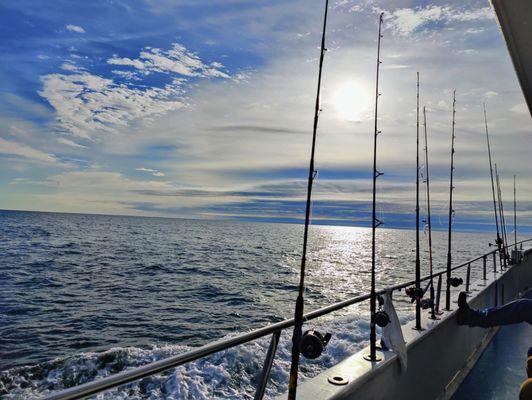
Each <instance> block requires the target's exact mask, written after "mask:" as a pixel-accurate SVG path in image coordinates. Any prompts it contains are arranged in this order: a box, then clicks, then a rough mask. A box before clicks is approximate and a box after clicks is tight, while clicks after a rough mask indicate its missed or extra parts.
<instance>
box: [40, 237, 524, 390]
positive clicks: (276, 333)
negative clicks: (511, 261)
mask: <svg viewBox="0 0 532 400" xmlns="http://www.w3.org/2000/svg"><path fill="white" fill-rule="evenodd" d="M529 241H532V239H527V240H523V241H520V242H517V243H515V244H522V243H525V242H529ZM515 244H512V245H508V246H507V247H503V250H505V252H504V254H503V257H504V258H505V259H507V254H506V250H507V249H508V248H511V247H513V246H514V245H515ZM497 253H498V249H495V250H493V251H491V252H489V253H486V254H483V255H481V256H479V257H477V258H474V259H472V260H469V261H467V262H465V263H463V264H460V265H458V266H455V267H453V268H451V271H456V270H458V269H462V268H464V267H467V271H466V282H465V285H466V286H465V287H466V292H467V291H469V288H470V280H471V264H472V263H474V262H476V261H479V260H482V279H483V280H487V260H488V257H489V256H490V255H492V258H493V272H497V257H496V254H497ZM499 264H500V269H499V270H504V269H505V268H506V263H504V264H502V263H499ZM446 272H447V270H446V269H445V270H442V271H439V272H436V273H433V274H432V275H427V276H425V277H422V278H421V280H420V282H425V281H428V280H429V279H431V278H438V284H437V291H436V297H435V299H436V300H435V303H436V304H435V307H436V309H437V310H439V299H440V295H441V279H442V276H443V275H444V274H446ZM415 283H416V281H415V280H411V281H408V282H404V283H401V284H398V285H395V286H392V287H389V288H386V289H382V290H380V291H377V294H378V295H382V294H384V293H385V292H387V291H398V290H401V289H405V288H408V287H411V286H413V285H414V284H415ZM369 298H370V294H364V295H360V296H356V297H352V298H350V299H347V300H343V301H339V302H337V303H334V304H331V305H329V306H326V307H323V308H320V309H317V310H314V311H311V312H309V313H306V314H305V315H304V316H303V320H304V321H305V322H306V321H311V320H313V319H316V318H319V317H322V316H324V315H327V314H329V313H332V312H334V311H338V310H341V309H343V308H346V307H348V306H351V305H353V304H357V303H360V302H363V301H365V300H368V299H369ZM293 326H294V319H293V318H291V319H286V320H284V321H280V322H277V323H274V324H271V325H268V326H265V327H262V328H259V329H256V330H253V331H250V332H246V333H241V334H239V335H236V336H233V337H229V338H224V339H221V340H218V341H215V342H212V343H208V344H206V345H204V346H201V347H198V348H195V349H193V350H190V351H187V352H185V353H182V354H177V355H175V356H171V357H168V358H165V359H162V360H159V361H155V362H152V363H149V364H146V365H143V366H141V367H137V368H134V369H131V370H127V371H123V372H120V373H117V374H114V375H110V376H108V377H105V378H102V379H99V380H96V381H92V382H88V383H85V384H82V385H79V386H75V387H72V388H69V389H65V390H62V391H59V392H56V393H52V394H50V395H48V396H46V397H45V398H44V400H73V399H81V398H85V397H87V396H90V395H93V394H96V393H99V392H102V391H105V390H108V389H112V388H116V387H118V386H121V385H124V384H126V383H130V382H133V381H136V380H139V379H141V378H145V377H147V376H151V375H155V374H157V373H160V372H163V371H166V370H168V369H171V368H175V367H178V366H180V365H183V364H186V363H189V362H191V361H195V360H198V359H200V358H203V357H206V356H209V355H211V354H214V353H217V352H220V351H223V350H227V349H229V348H232V347H235V346H238V345H241V344H244V343H247V342H251V341H254V340H257V339H259V338H262V337H265V336H267V335H271V341H270V345H269V348H268V351H267V353H266V358H265V361H264V366H263V369H262V372H261V374H260V375H259V379H258V382H257V385H256V386H257V389H256V392H255V397H254V399H255V400H260V399H262V398H263V396H264V393H265V390H266V386H267V383H268V380H269V376H270V371H271V367H272V364H273V360H274V358H275V353H276V350H277V345H278V343H279V339H280V335H281V331H283V330H284V329H287V328H290V327H293Z"/></svg>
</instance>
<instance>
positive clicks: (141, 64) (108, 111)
mask: <svg viewBox="0 0 532 400" xmlns="http://www.w3.org/2000/svg"><path fill="white" fill-rule="evenodd" d="M107 62H108V63H109V64H112V65H122V66H129V67H133V68H135V70H136V71H135V72H132V71H113V73H114V74H115V75H118V76H119V77H122V78H125V79H126V80H127V81H133V80H135V81H137V80H139V79H140V78H139V74H140V76H142V75H146V74H150V73H153V72H161V73H167V74H172V75H179V76H177V77H174V79H173V80H172V82H171V83H169V84H166V85H165V86H163V87H147V88H146V87H145V86H142V87H140V86H139V87H136V86H133V85H131V84H130V82H127V84H125V83H122V84H119V83H117V82H115V81H114V80H113V79H109V78H104V77H101V76H98V75H93V74H91V73H89V72H86V71H84V70H83V69H81V68H79V67H77V66H75V65H73V64H72V63H69V62H65V63H63V65H62V66H61V68H62V69H64V70H67V71H70V72H76V73H75V74H71V75H65V74H50V75H45V76H43V77H41V81H42V82H43V89H42V90H41V91H40V92H39V94H40V95H41V96H42V97H43V98H45V99H46V100H47V101H48V103H50V105H51V106H52V107H53V108H54V109H55V111H56V115H57V118H56V120H57V126H58V127H59V129H60V130H61V131H63V132H66V133H70V134H72V135H74V136H78V137H83V138H91V137H93V136H94V135H99V134H102V133H110V132H117V129H118V128H120V127H125V126H127V125H128V124H130V123H132V122H133V121H135V120H141V119H142V120H143V121H144V123H149V122H150V120H151V119H152V118H153V117H155V116H158V115H162V114H164V113H166V112H169V111H175V110H178V109H180V108H182V107H183V106H184V105H185V96H184V90H183V84H184V83H185V82H186V81H185V78H183V77H187V78H188V77H203V78H212V77H220V78H229V75H227V74H226V73H225V72H223V71H221V70H220V68H222V67H223V66H222V64H220V63H218V62H212V63H211V64H210V66H209V65H205V64H204V63H203V62H202V61H201V60H200V58H199V57H198V56H197V55H196V54H195V53H192V52H190V51H188V50H186V49H185V48H184V47H183V46H182V45H180V44H177V43H174V44H173V46H172V48H171V49H170V50H161V49H157V48H149V47H147V48H145V49H144V50H143V51H142V52H141V53H140V56H139V59H134V60H132V59H130V58H119V57H116V56H114V57H113V58H110V59H109V60H107ZM136 72H139V73H136Z"/></svg>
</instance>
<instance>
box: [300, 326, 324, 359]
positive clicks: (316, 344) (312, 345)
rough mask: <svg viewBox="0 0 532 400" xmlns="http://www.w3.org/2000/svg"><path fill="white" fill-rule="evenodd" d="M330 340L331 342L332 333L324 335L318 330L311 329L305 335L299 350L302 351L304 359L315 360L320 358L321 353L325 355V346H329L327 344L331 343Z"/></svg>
mask: <svg viewBox="0 0 532 400" xmlns="http://www.w3.org/2000/svg"><path fill="white" fill-rule="evenodd" d="M329 340H331V334H330V333H326V334H325V335H322V334H321V333H320V332H318V331H317V330H314V329H311V330H309V331H306V332H305V333H303V337H302V338H301V343H300V345H299V350H300V351H301V354H302V355H303V357H305V358H308V359H310V360H314V359H315V358H318V357H319V356H320V355H321V353H323V350H324V349H325V346H327V343H329Z"/></svg>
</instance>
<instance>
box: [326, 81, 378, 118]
mask: <svg viewBox="0 0 532 400" xmlns="http://www.w3.org/2000/svg"><path fill="white" fill-rule="evenodd" d="M333 104H334V106H335V108H336V111H337V112H338V114H339V116H340V117H341V118H343V119H346V120H348V121H360V120H361V119H362V117H363V116H364V115H365V114H366V113H367V112H368V110H369V107H370V93H369V90H368V88H367V87H366V86H365V85H364V84H362V83H360V82H357V81H346V82H342V83H341V84H340V85H338V87H337V89H336V91H335V92H334V95H333Z"/></svg>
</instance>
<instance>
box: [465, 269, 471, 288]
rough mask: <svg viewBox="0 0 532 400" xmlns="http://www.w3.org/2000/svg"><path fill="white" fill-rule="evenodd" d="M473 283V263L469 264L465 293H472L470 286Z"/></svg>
mask: <svg viewBox="0 0 532 400" xmlns="http://www.w3.org/2000/svg"><path fill="white" fill-rule="evenodd" d="M470 283H471V263H469V264H467V274H466V284H465V292H466V293H467V294H469V293H471V292H470V291H469V284H470Z"/></svg>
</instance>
